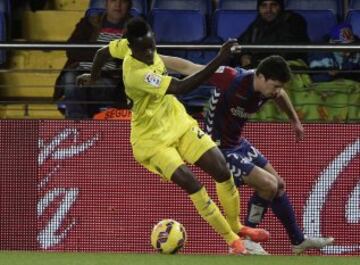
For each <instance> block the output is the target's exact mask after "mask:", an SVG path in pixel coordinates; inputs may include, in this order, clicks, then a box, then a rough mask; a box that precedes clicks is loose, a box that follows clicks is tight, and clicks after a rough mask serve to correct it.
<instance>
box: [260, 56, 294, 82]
mask: <svg viewBox="0 0 360 265" xmlns="http://www.w3.org/2000/svg"><path fill="white" fill-rule="evenodd" d="M256 74H257V75H258V74H262V75H263V76H264V77H265V79H266V80H268V79H271V80H276V81H280V82H282V83H286V82H288V81H289V80H290V79H291V70H290V67H289V65H288V64H287V62H286V61H285V59H284V58H283V57H281V56H279V55H271V56H269V57H266V58H265V59H263V60H262V61H261V62H260V63H259V65H258V67H257V69H256Z"/></svg>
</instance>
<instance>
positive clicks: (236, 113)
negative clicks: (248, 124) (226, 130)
mask: <svg viewBox="0 0 360 265" xmlns="http://www.w3.org/2000/svg"><path fill="white" fill-rule="evenodd" d="M230 112H231V114H232V115H234V116H235V117H239V118H242V119H248V118H249V117H250V113H247V112H245V111H244V108H241V107H236V108H231V109H230Z"/></svg>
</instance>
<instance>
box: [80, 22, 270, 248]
mask: <svg viewBox="0 0 360 265" xmlns="http://www.w3.org/2000/svg"><path fill="white" fill-rule="evenodd" d="M126 37H127V39H121V40H115V41H111V42H110V43H109V45H108V46H105V47H103V48H101V49H100V50H98V51H97V53H96V55H95V57H94V62H93V68H92V71H91V74H84V75H82V76H80V77H79V79H78V81H79V82H78V83H79V84H86V85H89V84H90V85H91V84H93V83H94V82H95V81H96V79H97V78H98V77H99V75H100V72H101V67H102V65H103V64H104V63H105V62H106V60H107V59H109V58H110V57H114V58H118V59H122V60H123V79H124V84H125V92H126V95H127V96H128V98H129V99H130V100H131V101H132V104H133V105H132V109H131V111H132V119H131V145H132V149H133V154H134V157H135V159H136V160H137V161H138V162H139V163H140V164H141V165H143V166H144V167H146V168H147V169H148V170H150V171H151V172H154V173H156V174H158V175H160V176H162V178H163V179H164V180H167V181H172V182H174V183H176V184H177V185H178V186H179V187H180V188H182V189H183V190H184V191H186V192H187V193H188V194H189V197H190V199H191V200H192V202H193V204H194V206H195V208H196V209H197V211H198V212H199V214H200V215H201V216H202V218H203V219H205V220H206V221H207V222H208V223H209V224H210V225H211V226H212V227H213V229H214V230H215V231H216V232H217V233H219V234H220V235H221V236H222V237H223V238H224V240H225V241H226V242H227V244H228V245H229V247H230V252H231V253H234V254H247V251H246V249H245V247H244V245H243V242H242V240H241V238H240V237H239V235H240V236H247V237H250V238H251V239H252V240H254V241H258V242H259V241H265V240H267V239H268V237H269V234H268V232H267V231H265V230H263V229H254V228H250V227H246V226H243V225H242V224H241V223H240V221H239V212H240V200H239V194H238V191H237V189H236V187H235V185H234V181H233V178H232V177H231V174H230V172H229V170H228V169H227V167H226V162H225V159H224V157H223V155H222V154H221V152H220V150H219V149H218V148H217V147H216V144H215V143H214V142H213V141H212V140H211V138H210V137H209V136H208V135H207V134H205V133H204V132H202V131H201V129H200V128H199V126H198V124H197V122H196V121H195V120H194V119H193V118H192V117H191V116H189V115H188V114H187V113H186V111H185V108H184V106H183V105H182V104H181V103H180V102H179V101H178V100H177V99H176V97H175V96H174V95H173V94H184V93H186V92H188V91H190V90H191V89H194V88H196V87H197V86H198V85H200V84H201V83H203V82H204V81H205V80H206V79H208V78H209V77H210V76H211V75H212V73H213V72H214V71H216V69H217V68H218V67H219V66H220V65H221V64H223V63H224V61H225V60H226V59H227V58H228V57H229V56H230V54H231V50H232V49H234V48H236V45H237V43H236V42H235V41H229V42H227V43H225V44H224V45H223V46H222V48H221V50H220V52H219V54H218V55H217V56H216V58H214V60H213V61H211V62H210V63H209V64H208V65H207V66H206V67H205V68H204V69H203V70H201V71H199V72H197V73H194V74H193V75H191V76H189V77H187V78H185V79H182V80H178V79H176V78H174V77H170V76H168V75H167V71H166V68H165V65H164V62H163V60H162V59H161V57H160V56H159V55H158V54H157V52H156V44H155V39H154V35H153V32H152V30H151V28H150V26H149V25H148V24H147V22H146V21H145V20H143V19H141V18H133V19H132V20H130V21H129V23H128V25H127V33H126ZM184 161H186V162H188V163H190V164H195V165H197V166H199V167H200V168H202V169H203V170H204V171H205V172H207V173H208V174H209V175H211V176H212V177H213V178H214V179H215V181H216V190H217V194H218V197H219V200H220V203H221V205H222V207H223V209H224V213H225V216H226V218H225V217H224V216H223V215H222V213H221V212H220V210H219V208H218V207H217V205H216V204H215V203H214V202H213V201H212V200H211V199H210V197H209V195H208V193H207V192H206V189H205V187H204V186H203V185H202V184H201V183H200V182H199V180H198V179H197V178H196V177H195V176H194V174H193V173H192V172H191V171H190V169H189V168H188V167H187V166H186V164H185V162H184Z"/></svg>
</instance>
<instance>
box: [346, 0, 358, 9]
mask: <svg viewBox="0 0 360 265" xmlns="http://www.w3.org/2000/svg"><path fill="white" fill-rule="evenodd" d="M353 9H355V10H360V0H350V3H349V10H353Z"/></svg>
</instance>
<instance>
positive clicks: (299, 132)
mask: <svg viewBox="0 0 360 265" xmlns="http://www.w3.org/2000/svg"><path fill="white" fill-rule="evenodd" d="M274 100H275V102H276V105H278V106H279V108H280V109H281V110H282V111H284V112H285V114H286V115H287V116H288V118H289V120H290V122H291V125H292V127H293V130H294V132H295V135H296V141H300V140H302V139H303V138H304V128H303V126H302V124H301V122H300V119H299V116H298V115H297V113H296V111H295V108H294V106H293V104H292V103H291V100H290V98H289V96H288V94H287V93H286V91H285V90H284V89H281V91H280V93H279V95H278V96H277V97H276V98H275V99H274Z"/></svg>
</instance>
